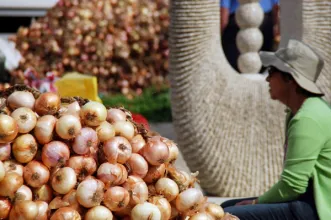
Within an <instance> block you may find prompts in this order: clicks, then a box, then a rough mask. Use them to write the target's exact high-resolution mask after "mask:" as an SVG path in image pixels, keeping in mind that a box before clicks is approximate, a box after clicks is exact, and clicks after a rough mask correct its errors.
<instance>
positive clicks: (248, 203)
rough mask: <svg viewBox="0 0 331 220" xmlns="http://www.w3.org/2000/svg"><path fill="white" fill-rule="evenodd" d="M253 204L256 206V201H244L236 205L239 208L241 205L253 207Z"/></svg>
mask: <svg viewBox="0 0 331 220" xmlns="http://www.w3.org/2000/svg"><path fill="white" fill-rule="evenodd" d="M252 204H254V199H252V200H244V201H241V202H238V203H236V206H239V205H252Z"/></svg>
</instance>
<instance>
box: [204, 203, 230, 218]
mask: <svg viewBox="0 0 331 220" xmlns="http://www.w3.org/2000/svg"><path fill="white" fill-rule="evenodd" d="M204 209H205V212H206V213H208V214H210V215H211V216H213V217H214V218H216V219H221V218H223V217H224V214H225V213H224V210H223V208H222V207H221V206H220V205H217V204H214V203H206V204H205V207H204Z"/></svg>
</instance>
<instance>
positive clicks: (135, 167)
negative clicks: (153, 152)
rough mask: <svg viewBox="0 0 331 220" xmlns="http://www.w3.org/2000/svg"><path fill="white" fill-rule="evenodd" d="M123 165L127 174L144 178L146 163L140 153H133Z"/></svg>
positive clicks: (146, 168) (146, 170)
mask: <svg viewBox="0 0 331 220" xmlns="http://www.w3.org/2000/svg"><path fill="white" fill-rule="evenodd" d="M125 166H126V167H127V169H128V173H129V175H135V176H139V177H141V178H144V177H145V176H146V174H147V172H148V163H147V161H146V160H145V159H144V157H143V156H141V155H140V154H136V153H133V154H132V155H131V157H130V158H129V160H128V161H127V162H126V163H125Z"/></svg>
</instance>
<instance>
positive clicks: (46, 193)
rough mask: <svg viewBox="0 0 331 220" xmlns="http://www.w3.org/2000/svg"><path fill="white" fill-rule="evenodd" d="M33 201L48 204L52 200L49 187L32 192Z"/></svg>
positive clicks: (45, 186) (44, 186) (51, 191)
mask: <svg viewBox="0 0 331 220" xmlns="http://www.w3.org/2000/svg"><path fill="white" fill-rule="evenodd" d="M33 197H34V200H35V201H44V202H47V203H50V202H51V201H52V199H53V190H52V188H51V187H50V186H49V185H43V186H41V187H39V188H36V189H34V190H33Z"/></svg>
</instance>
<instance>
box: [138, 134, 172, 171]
mask: <svg viewBox="0 0 331 220" xmlns="http://www.w3.org/2000/svg"><path fill="white" fill-rule="evenodd" d="M141 151H142V152H141V154H142V155H143V156H144V158H145V159H146V160H147V162H148V163H149V164H151V165H153V166H157V165H161V164H163V163H164V162H166V161H168V158H169V155H170V154H169V148H168V146H167V145H166V144H165V143H163V142H162V141H161V140H159V139H155V138H150V139H149V140H148V141H147V143H146V145H145V146H144V148H143V149H142V150H141Z"/></svg>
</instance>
